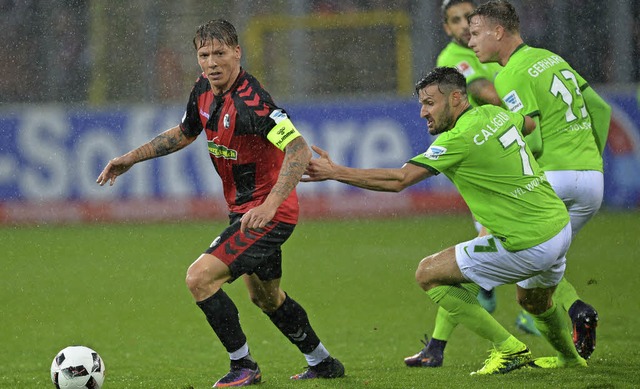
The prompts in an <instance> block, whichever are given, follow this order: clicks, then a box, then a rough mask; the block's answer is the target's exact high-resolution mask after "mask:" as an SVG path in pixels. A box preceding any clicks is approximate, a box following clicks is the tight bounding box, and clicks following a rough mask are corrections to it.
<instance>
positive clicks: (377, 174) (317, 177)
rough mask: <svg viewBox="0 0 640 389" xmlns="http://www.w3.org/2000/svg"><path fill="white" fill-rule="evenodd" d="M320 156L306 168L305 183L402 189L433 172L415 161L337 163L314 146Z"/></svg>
mask: <svg viewBox="0 0 640 389" xmlns="http://www.w3.org/2000/svg"><path fill="white" fill-rule="evenodd" d="M311 148H312V149H313V151H315V152H316V153H318V155H319V156H320V158H315V159H312V160H311V161H310V162H309V166H307V169H306V171H305V174H306V177H302V179H301V181H303V182H314V181H325V180H335V181H340V182H342V183H345V184H349V185H353V186H357V187H359V188H363V189H369V190H375V191H380V192H400V191H401V190H403V189H405V188H407V187H409V186H411V185H413V184H416V183H418V182H420V181H422V180H424V179H425V178H427V177H430V176H431V175H432V173H431V172H430V171H429V170H427V169H424V168H421V167H419V166H416V165H412V164H409V163H407V164H404V166H402V167H401V168H398V169H389V168H385V169H358V168H351V167H346V166H342V165H338V164H336V163H335V162H333V161H332V160H331V158H330V157H329V153H327V152H326V151H325V150H323V149H321V148H319V147H317V146H311Z"/></svg>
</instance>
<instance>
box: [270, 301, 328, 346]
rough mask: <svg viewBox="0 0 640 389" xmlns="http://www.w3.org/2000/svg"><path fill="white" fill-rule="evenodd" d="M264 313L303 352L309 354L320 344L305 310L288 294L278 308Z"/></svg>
mask: <svg viewBox="0 0 640 389" xmlns="http://www.w3.org/2000/svg"><path fill="white" fill-rule="evenodd" d="M265 313H266V315H267V316H269V319H271V321H272V322H273V324H275V325H276V327H278V329H279V330H280V331H281V332H282V333H283V334H284V336H286V337H287V339H289V341H290V342H291V343H293V344H294V345H296V347H298V349H299V350H300V351H302V353H303V354H310V353H311V352H312V351H313V350H315V349H316V347H318V345H319V344H320V339H318V336H317V335H316V333H315V331H313V328H311V324H309V318H308V316H307V312H305V310H304V308H302V306H301V305H300V304H298V303H297V302H295V301H294V300H293V299H292V298H290V297H289V296H288V295H287V297H286V298H285V300H284V302H283V303H282V305H281V306H280V308H278V309H276V310H275V311H274V312H272V313H267V312H265Z"/></svg>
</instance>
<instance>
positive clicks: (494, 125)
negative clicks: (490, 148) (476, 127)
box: [473, 112, 509, 146]
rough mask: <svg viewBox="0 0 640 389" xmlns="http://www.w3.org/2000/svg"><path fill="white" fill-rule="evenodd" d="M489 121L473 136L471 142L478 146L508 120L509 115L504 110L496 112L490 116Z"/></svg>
mask: <svg viewBox="0 0 640 389" xmlns="http://www.w3.org/2000/svg"><path fill="white" fill-rule="evenodd" d="M490 121H491V123H490V124H487V126H486V127H484V128H483V129H481V130H480V133H479V134H475V135H474V136H473V143H475V144H477V145H478V146H480V145H482V144H483V143H484V142H486V141H487V140H488V139H489V138H491V137H492V136H493V135H494V134H495V133H496V132H497V131H498V130H499V129H500V128H502V126H503V125H504V124H505V123H507V122H508V121H509V115H507V114H506V113H504V112H500V113H498V114H497V115H496V116H494V117H492V118H491V120H490Z"/></svg>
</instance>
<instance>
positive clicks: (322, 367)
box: [291, 356, 344, 380]
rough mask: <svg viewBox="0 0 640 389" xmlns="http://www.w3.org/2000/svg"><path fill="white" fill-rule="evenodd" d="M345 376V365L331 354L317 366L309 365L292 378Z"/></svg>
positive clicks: (306, 378)
mask: <svg viewBox="0 0 640 389" xmlns="http://www.w3.org/2000/svg"><path fill="white" fill-rule="evenodd" d="M343 376H344V366H343V365H342V363H340V361H339V360H337V359H335V358H333V357H331V356H329V357H326V358H325V359H323V360H322V362H320V363H319V364H317V365H315V366H307V369H306V370H305V371H303V372H302V373H300V374H296V375H294V376H291V379H292V380H308V379H313V378H339V377H343Z"/></svg>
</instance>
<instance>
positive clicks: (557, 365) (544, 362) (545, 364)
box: [527, 357, 587, 369]
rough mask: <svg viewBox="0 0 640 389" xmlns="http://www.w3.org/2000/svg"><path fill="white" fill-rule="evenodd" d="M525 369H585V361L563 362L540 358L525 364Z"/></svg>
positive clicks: (551, 358) (556, 359) (581, 359)
mask: <svg viewBox="0 0 640 389" xmlns="http://www.w3.org/2000/svg"><path fill="white" fill-rule="evenodd" d="M527 367H533V368H538V369H561V368H565V367H587V361H586V360H585V359H583V358H579V359H572V360H568V361H567V360H563V359H560V358H559V357H540V358H536V359H534V360H532V361H531V362H529V363H527Z"/></svg>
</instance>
